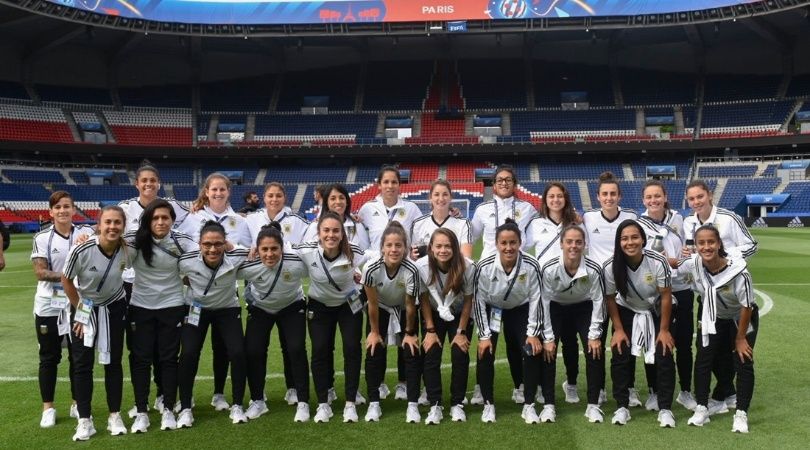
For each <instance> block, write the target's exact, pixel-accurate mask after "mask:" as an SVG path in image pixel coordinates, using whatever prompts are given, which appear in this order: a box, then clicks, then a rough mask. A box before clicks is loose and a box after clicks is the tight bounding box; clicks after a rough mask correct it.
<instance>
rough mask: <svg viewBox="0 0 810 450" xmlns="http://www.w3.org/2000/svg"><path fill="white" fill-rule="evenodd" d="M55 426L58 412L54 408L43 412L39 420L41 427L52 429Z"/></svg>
mask: <svg viewBox="0 0 810 450" xmlns="http://www.w3.org/2000/svg"><path fill="white" fill-rule="evenodd" d="M54 425H56V410H55V409H53V408H48V409H46V410H45V411H42V418H41V419H39V427H40V428H51V427H52V426H54Z"/></svg>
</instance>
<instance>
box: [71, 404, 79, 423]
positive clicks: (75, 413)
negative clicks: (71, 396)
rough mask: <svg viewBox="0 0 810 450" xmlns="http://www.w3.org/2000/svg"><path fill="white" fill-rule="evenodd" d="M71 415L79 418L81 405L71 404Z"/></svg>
mask: <svg viewBox="0 0 810 450" xmlns="http://www.w3.org/2000/svg"><path fill="white" fill-rule="evenodd" d="M70 417H72V418H74V419H76V420H79V406H78V405H76V404H75V403H71V404H70Z"/></svg>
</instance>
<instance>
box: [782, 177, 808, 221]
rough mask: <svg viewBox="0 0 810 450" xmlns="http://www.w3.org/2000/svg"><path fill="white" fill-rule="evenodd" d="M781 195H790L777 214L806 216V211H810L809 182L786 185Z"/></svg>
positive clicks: (795, 182)
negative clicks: (800, 214) (802, 214)
mask: <svg viewBox="0 0 810 450" xmlns="http://www.w3.org/2000/svg"><path fill="white" fill-rule="evenodd" d="M782 193H783V194H790V198H789V199H788V201H786V202H785V204H784V205H782V207H781V208H779V209H778V210H777V212H779V213H804V214H807V211H809V210H810V182H808V181H792V182H790V183H788V185H787V186H786V187H785V189H784V190H783V191H782Z"/></svg>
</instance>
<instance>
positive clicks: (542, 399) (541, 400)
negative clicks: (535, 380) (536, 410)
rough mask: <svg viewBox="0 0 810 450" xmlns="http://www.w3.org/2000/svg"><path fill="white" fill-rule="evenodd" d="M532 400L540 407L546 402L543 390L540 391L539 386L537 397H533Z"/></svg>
mask: <svg viewBox="0 0 810 450" xmlns="http://www.w3.org/2000/svg"><path fill="white" fill-rule="evenodd" d="M534 399H535V400H537V403H540V404H541V405H542V404H543V403H545V402H546V398H545V397H543V390H542V389H540V386H537V395H535V396H534Z"/></svg>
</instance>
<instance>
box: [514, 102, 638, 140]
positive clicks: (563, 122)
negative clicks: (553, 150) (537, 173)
mask: <svg viewBox="0 0 810 450" xmlns="http://www.w3.org/2000/svg"><path fill="white" fill-rule="evenodd" d="M635 120H636V113H635V110H632V109H621V110H589V111H531V112H515V113H512V136H522V137H531V138H532V141H538V142H539V141H543V140H554V139H563V140H565V139H570V140H572V141H573V138H575V137H587V136H603V137H606V136H633V135H635V134H636V125H635Z"/></svg>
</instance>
